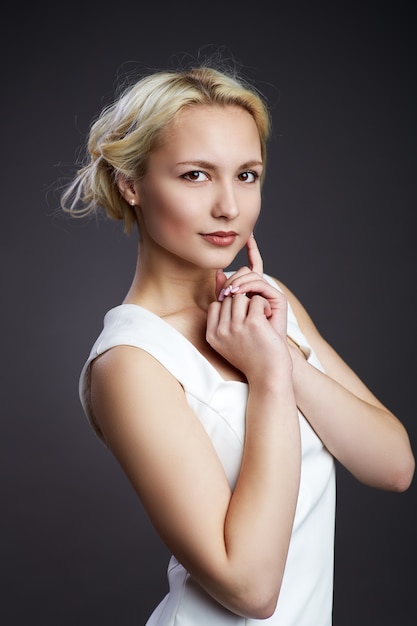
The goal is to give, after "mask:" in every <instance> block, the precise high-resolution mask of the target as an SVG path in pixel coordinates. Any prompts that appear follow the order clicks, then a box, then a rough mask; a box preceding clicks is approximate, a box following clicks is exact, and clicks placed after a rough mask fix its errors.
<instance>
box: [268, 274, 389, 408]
mask: <svg viewBox="0 0 417 626" xmlns="http://www.w3.org/2000/svg"><path fill="white" fill-rule="evenodd" d="M274 280H275V281H276V283H277V285H278V287H279V288H280V289H282V291H283V292H284V294H285V295H286V297H287V300H288V302H289V304H290V306H291V308H292V310H293V312H294V315H295V317H296V320H297V323H298V325H299V327H300V329H301V332H302V333H303V334H304V336H305V337H306V339H307V341H308V342H309V344H310V346H311V347H312V348H313V350H314V352H315V354H316V355H317V357H318V359H319V361H320V362H321V364H322V366H323V367H324V370H325V372H326V374H327V375H329V376H330V377H331V378H333V379H334V380H335V381H337V382H338V383H340V384H341V385H343V386H344V387H346V389H348V390H350V391H351V392H352V393H354V394H355V395H356V396H358V397H359V398H362V399H363V400H366V401H367V402H370V403H372V404H374V405H376V406H379V407H381V408H385V407H383V405H382V404H381V402H380V401H379V400H378V399H377V398H376V397H375V395H374V394H373V393H372V392H371V391H370V390H369V389H368V388H367V386H366V385H365V384H364V383H363V382H362V380H361V379H360V378H359V377H358V376H357V374H356V373H355V372H354V371H353V370H352V369H351V367H350V366H349V365H348V364H347V363H346V362H345V361H344V360H343V359H342V357H341V356H340V355H339V354H338V353H337V351H336V350H335V349H334V348H333V347H332V346H331V345H330V344H329V343H328V342H327V341H326V340H325V339H324V337H323V336H322V335H321V333H320V331H319V330H318V328H317V327H316V325H315V323H314V322H313V320H312V318H311V317H310V315H309V313H308V312H307V310H306V308H305V307H304V305H303V304H302V303H301V302H300V300H299V299H298V298H297V296H296V295H295V294H294V293H293V292H292V291H291V290H290V289H289V288H288V287H287V286H286V285H284V284H283V283H282V282H280V281H279V280H277V279H276V278H274Z"/></svg>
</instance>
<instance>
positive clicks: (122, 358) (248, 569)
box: [92, 295, 301, 618]
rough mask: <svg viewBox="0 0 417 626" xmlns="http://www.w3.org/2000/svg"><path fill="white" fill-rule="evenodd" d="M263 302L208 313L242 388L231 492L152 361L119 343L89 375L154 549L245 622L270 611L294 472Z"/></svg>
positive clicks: (181, 400)
mask: <svg viewBox="0 0 417 626" xmlns="http://www.w3.org/2000/svg"><path fill="white" fill-rule="evenodd" d="M280 297H281V296H280ZM266 304H267V303H266V301H265V300H264V299H263V298H261V297H260V296H256V297H255V298H252V299H251V300H249V299H248V298H246V297H244V296H238V297H236V298H233V299H231V298H230V299H228V300H227V302H224V303H220V302H215V303H213V304H212V305H211V307H210V310H209V317H208V330H207V338H208V340H209V342H210V343H211V345H212V346H213V347H214V348H215V349H218V351H219V352H220V353H221V354H222V355H223V356H225V357H226V358H228V359H229V360H230V361H231V362H233V364H234V365H235V366H236V367H238V368H239V369H240V370H241V371H243V372H244V373H245V375H246V377H247V379H248V384H249V397H248V404H247V414H246V437H245V446H244V452H243V461H242V466H241V471H240V475H239V479H238V482H237V485H236V487H235V489H234V491H233V492H232V491H231V489H230V487H229V484H228V482H227V479H226V476H225V473H224V470H223V468H222V466H221V464H220V461H219V458H218V456H217V454H216V452H215V450H214V448H213V445H212V443H211V441H210V439H209V437H208V435H207V434H206V432H205V430H204V428H203V427H202V425H201V423H200V422H199V420H198V419H197V417H196V415H195V414H194V413H193V411H192V410H191V408H190V407H189V405H188V403H187V401H186V398H185V394H184V391H183V389H182V387H181V386H180V385H179V383H178V382H177V381H176V380H175V379H174V378H173V377H172V376H171V374H170V373H169V372H168V371H167V370H165V369H164V368H163V366H162V365H161V364H160V363H158V362H157V361H156V360H155V359H154V358H153V357H152V356H150V355H149V354H147V353H146V352H144V351H142V350H140V349H137V348H133V347H127V346H123V347H117V348H113V349H111V350H109V351H108V352H106V353H105V354H103V355H102V356H100V357H99V358H98V359H97V360H96V361H95V362H94V364H93V366H92V402H93V407H94V412H95V415H96V417H97V419H98V421H99V423H100V427H101V429H102V431H103V433H104V436H105V439H106V441H107V443H108V445H109V447H110V448H111V450H112V451H113V453H114V454H115V456H116V458H117V459H118V461H119V462H120V464H121V466H122V467H123V469H124V471H125V472H126V474H127V476H128V478H129V479H130V481H131V483H132V485H133V486H134V488H135V490H136V492H137V493H138V495H139V497H140V499H141V501H142V503H143V505H144V507H145V509H146V511H147V513H148V515H149V517H150V519H151V520H152V522H153V524H154V526H155V528H156V530H157V532H158V533H159V534H160V536H161V538H162V540H163V541H164V542H165V543H166V545H167V546H168V548H169V549H170V550H171V551H172V552H173V554H175V556H176V557H177V558H178V560H179V561H180V562H181V563H182V564H183V565H184V567H186V568H187V569H188V571H190V573H191V574H192V575H193V576H194V577H195V579H196V580H197V581H198V582H199V583H200V584H201V585H202V587H203V588H205V589H206V590H207V591H208V593H210V594H211V595H212V596H213V597H214V598H215V599H216V600H217V601H218V602H220V603H221V604H223V605H224V606H225V607H227V608H229V609H230V610H232V611H234V612H236V613H238V614H241V615H244V616H248V617H255V618H265V617H267V616H269V615H270V614H272V612H273V611H274V609H275V605H276V601H277V598H278V594H279V590H280V585H281V580H282V575H283V571H284V567H285V561H286V556H287V550H288V545H289V541H290V536H291V530H292V524H293V519H294V514H295V507H296V502H297V495H298V486H299V477H300V465H301V451H300V433H299V424H298V417H297V408H296V403H295V398H294V392H293V386H292V360H291V357H290V354H289V351H288V347H287V344H286V341H285V336H284V338H283V337H281V336H279V334H277V332H276V331H274V330H273V329H272V327H271V326H270V324H268V322H267V320H266V317H265V314H264V310H265V306H266ZM281 306H282V311H286V298H285V296H283V295H282V299H281ZM283 316H284V317H286V315H285V314H284V313H283ZM284 324H285V327H286V321H285V320H284V322H283V327H284Z"/></svg>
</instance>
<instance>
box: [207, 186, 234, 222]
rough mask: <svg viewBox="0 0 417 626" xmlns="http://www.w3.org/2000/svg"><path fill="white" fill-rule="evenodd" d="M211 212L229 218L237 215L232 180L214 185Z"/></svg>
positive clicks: (215, 215) (216, 215)
mask: <svg viewBox="0 0 417 626" xmlns="http://www.w3.org/2000/svg"><path fill="white" fill-rule="evenodd" d="M212 214H213V215H214V217H223V218H226V219H228V220H231V219H233V218H235V217H237V216H238V215H239V203H238V200H237V197H236V190H235V189H234V186H233V182H225V183H223V184H219V185H216V190H215V195H214V198H213V208H212Z"/></svg>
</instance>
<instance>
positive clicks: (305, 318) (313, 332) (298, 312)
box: [272, 277, 321, 342]
mask: <svg viewBox="0 0 417 626" xmlns="http://www.w3.org/2000/svg"><path fill="white" fill-rule="evenodd" d="M272 278H273V280H274V281H275V282H276V283H277V285H278V287H279V288H280V289H281V291H282V292H283V293H284V294H285V296H286V298H287V300H288V303H289V305H290V306H291V308H292V310H293V312H294V315H295V317H296V319H297V322H298V325H299V326H300V329H301V331H302V332H303V333H304V335H305V336H306V337H307V339H309V340H313V342H314V338H316V339H319V338H320V337H321V336H320V333H319V331H318V329H317V328H316V326H315V324H314V322H313V320H312V319H311V317H310V315H309V314H308V312H307V310H306V309H305V307H304V305H303V304H302V303H301V302H300V300H299V299H298V298H297V296H296V295H295V294H294V293H293V292H292V291H291V290H290V289H289V287H287V285H285V284H284V283H283V282H281V281H280V280H278V279H277V278H275V277H272Z"/></svg>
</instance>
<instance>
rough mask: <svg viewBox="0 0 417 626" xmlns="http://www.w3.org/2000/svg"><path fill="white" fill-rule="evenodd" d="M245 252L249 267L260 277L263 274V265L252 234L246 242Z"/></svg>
mask: <svg viewBox="0 0 417 626" xmlns="http://www.w3.org/2000/svg"><path fill="white" fill-rule="evenodd" d="M246 252H247V255H248V261H249V267H250V268H251V270H252V272H256V273H257V274H260V275H261V276H262V274H263V272H264V263H263V260H262V257H261V253H260V252H259V248H258V244H257V243H256V240H255V236H254V234H253V233H252V235H251V236H250V237H249V239H248V240H247V242H246Z"/></svg>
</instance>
